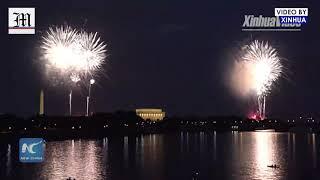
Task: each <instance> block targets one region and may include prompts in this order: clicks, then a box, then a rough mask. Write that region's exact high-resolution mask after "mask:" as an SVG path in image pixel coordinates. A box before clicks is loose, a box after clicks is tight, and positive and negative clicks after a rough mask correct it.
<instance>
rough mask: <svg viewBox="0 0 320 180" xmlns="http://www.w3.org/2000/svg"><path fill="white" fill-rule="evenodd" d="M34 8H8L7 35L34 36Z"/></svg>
mask: <svg viewBox="0 0 320 180" xmlns="http://www.w3.org/2000/svg"><path fill="white" fill-rule="evenodd" d="M35 18H36V17H35V8H16V7H14V8H8V34H35V26H36V24H35V22H36V20H35Z"/></svg>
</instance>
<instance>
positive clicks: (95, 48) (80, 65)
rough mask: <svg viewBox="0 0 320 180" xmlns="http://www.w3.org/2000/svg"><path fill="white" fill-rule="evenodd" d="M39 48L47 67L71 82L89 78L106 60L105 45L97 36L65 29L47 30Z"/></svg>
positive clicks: (64, 27) (63, 27) (68, 28)
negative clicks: (68, 78) (76, 79)
mask: <svg viewBox="0 0 320 180" xmlns="http://www.w3.org/2000/svg"><path fill="white" fill-rule="evenodd" d="M41 48H42V50H43V54H44V59H45V60H46V64H47V67H48V68H50V70H54V71H58V72H60V74H61V75H62V76H67V77H70V78H71V80H72V81H74V80H75V77H76V76H77V78H79V79H85V78H92V76H93V75H94V74H96V73H97V71H99V70H101V66H102V64H103V63H104V61H105V58H106V45H105V43H104V42H103V41H102V40H101V39H100V37H98V35H97V33H87V32H85V31H80V32H79V31H77V30H76V29H72V28H71V27H69V26H61V27H55V28H49V30H48V31H47V33H46V36H44V37H43V42H42V46H41ZM88 75H90V77H87V76H88Z"/></svg>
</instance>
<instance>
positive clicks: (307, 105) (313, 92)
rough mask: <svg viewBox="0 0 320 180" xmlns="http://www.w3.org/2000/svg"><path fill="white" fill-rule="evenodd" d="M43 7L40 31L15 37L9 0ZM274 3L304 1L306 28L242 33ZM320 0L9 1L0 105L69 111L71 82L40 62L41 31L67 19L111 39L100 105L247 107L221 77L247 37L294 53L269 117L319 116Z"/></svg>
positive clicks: (227, 111)
mask: <svg viewBox="0 0 320 180" xmlns="http://www.w3.org/2000/svg"><path fill="white" fill-rule="evenodd" d="M28 6H30V7H36V35H8V34H7V27H8V26H7V18H8V14H7V12H8V11H7V7H28ZM275 7H307V8H309V19H308V21H309V22H308V23H307V24H306V25H304V26H303V27H302V31H301V32H242V31H241V28H242V27H241V26H242V23H243V21H244V15H246V14H254V15H256V16H258V15H260V14H261V15H263V16H273V15H274V14H273V13H274V8H275ZM319 12H320V4H319V2H317V1H316V0H314V3H313V4H310V3H307V2H302V1H299V2H296V3H295V2H291V3H288V2H287V3H279V2H278V1H273V2H272V1H268V2H261V1H252V2H249V1H245V2H238V1H221V2H217V1H212V0H210V1H186V0H184V1H183V0H179V1H173V0H168V1H165V0H156V1H151V0H149V1H132V0H126V1H124V0H121V1H119V0H118V1H107V0H106V1H104V0H100V1H93V0H90V1H87V0H73V1H68V2H67V1H65V0H60V1H54V0H51V1H45V0H39V1H30V0H29V1H27V2H26V1H15V0H10V3H9V4H8V3H7V4H4V3H2V8H1V33H0V38H1V44H2V48H1V49H2V50H1V66H0V81H1V88H0V95H1V103H0V113H1V112H2V113H15V114H18V115H23V116H28V115H32V114H35V113H36V112H38V109H39V93H40V89H41V88H43V89H44V90H45V112H46V114H50V115H52V114H67V113H68V90H67V89H66V88H63V87H59V86H58V87H53V86H51V85H50V82H48V81H46V78H45V76H44V75H43V71H44V70H43V69H42V68H41V65H40V61H39V56H40V51H39V46H40V41H41V36H42V35H43V34H44V32H45V31H46V30H47V28H48V27H49V26H50V25H61V24H64V23H67V24H68V25H71V26H73V27H76V28H85V29H86V30H88V31H91V32H95V31H97V32H99V33H100V35H101V37H102V38H103V40H104V41H105V42H106V43H107V44H108V53H109V57H108V59H107V63H106V64H105V66H104V68H105V72H106V76H102V77H100V78H99V79H97V84H95V85H94V86H93V89H92V103H93V104H92V106H93V110H94V111H95V112H112V111H116V110H120V109H122V110H133V109H135V108H141V107H158V108H163V109H164V110H165V111H166V112H168V114H169V115H243V114H246V113H247V112H248V110H249V109H250V108H249V107H250V105H249V104H250V102H249V100H248V101H243V100H240V99H238V98H237V97H234V96H233V95H232V93H231V92H230V90H229V88H228V86H226V83H225V82H224V79H225V78H224V74H225V72H226V71H228V65H229V64H230V61H231V58H230V57H232V53H233V49H234V48H235V47H237V46H238V45H239V44H241V43H242V42H243V41H244V40H247V39H260V40H268V41H270V42H271V43H272V45H274V46H275V47H276V48H277V49H278V51H279V53H280V55H281V56H282V57H284V58H285V59H287V60H286V61H287V62H286V65H287V67H288V69H289V71H288V80H286V79H280V81H279V82H278V83H277V86H276V87H275V88H274V90H273V91H272V93H271V94H270V95H269V97H268V99H267V115H273V116H282V115H299V114H315V113H317V112H319V107H320V103H319V102H320V80H319V78H320V71H319V65H320V56H319V52H320V46H319V41H320V21H319V20H320V16H319ZM85 95H86V91H85V90H82V91H81V90H79V89H78V90H76V89H75V90H74V106H73V108H74V112H75V113H76V114H77V113H78V114H79V113H84V112H85Z"/></svg>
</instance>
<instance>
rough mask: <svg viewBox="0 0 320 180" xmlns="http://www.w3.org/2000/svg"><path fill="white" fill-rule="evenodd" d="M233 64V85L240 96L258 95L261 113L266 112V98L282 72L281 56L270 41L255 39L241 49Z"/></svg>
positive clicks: (261, 114)
mask: <svg viewBox="0 0 320 180" xmlns="http://www.w3.org/2000/svg"><path fill="white" fill-rule="evenodd" d="M240 54H241V55H240V57H239V59H237V60H236V61H235V62H234V64H233V70H232V72H231V86H232V88H233V90H234V91H235V92H236V93H237V94H238V95H240V96H242V97H246V96H251V95H254V96H256V97H257V100H258V106H259V110H258V111H259V113H260V116H261V117H262V118H263V117H264V113H265V98H266V96H267V95H268V94H269V93H270V91H271V89H272V86H273V84H274V82H275V81H277V80H278V79H279V77H280V76H281V74H282V69H283V67H282V64H281V58H280V57H279V56H278V53H277V51H276V49H274V48H273V47H272V46H270V45H269V43H268V42H261V41H258V40H255V41H253V42H251V43H250V44H248V45H245V46H243V47H242V49H241V53H240Z"/></svg>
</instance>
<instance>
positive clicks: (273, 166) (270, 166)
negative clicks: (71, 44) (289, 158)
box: [268, 164, 280, 168]
mask: <svg viewBox="0 0 320 180" xmlns="http://www.w3.org/2000/svg"><path fill="white" fill-rule="evenodd" d="M268 167H269V168H280V166H277V165H276V164H273V165H268Z"/></svg>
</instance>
